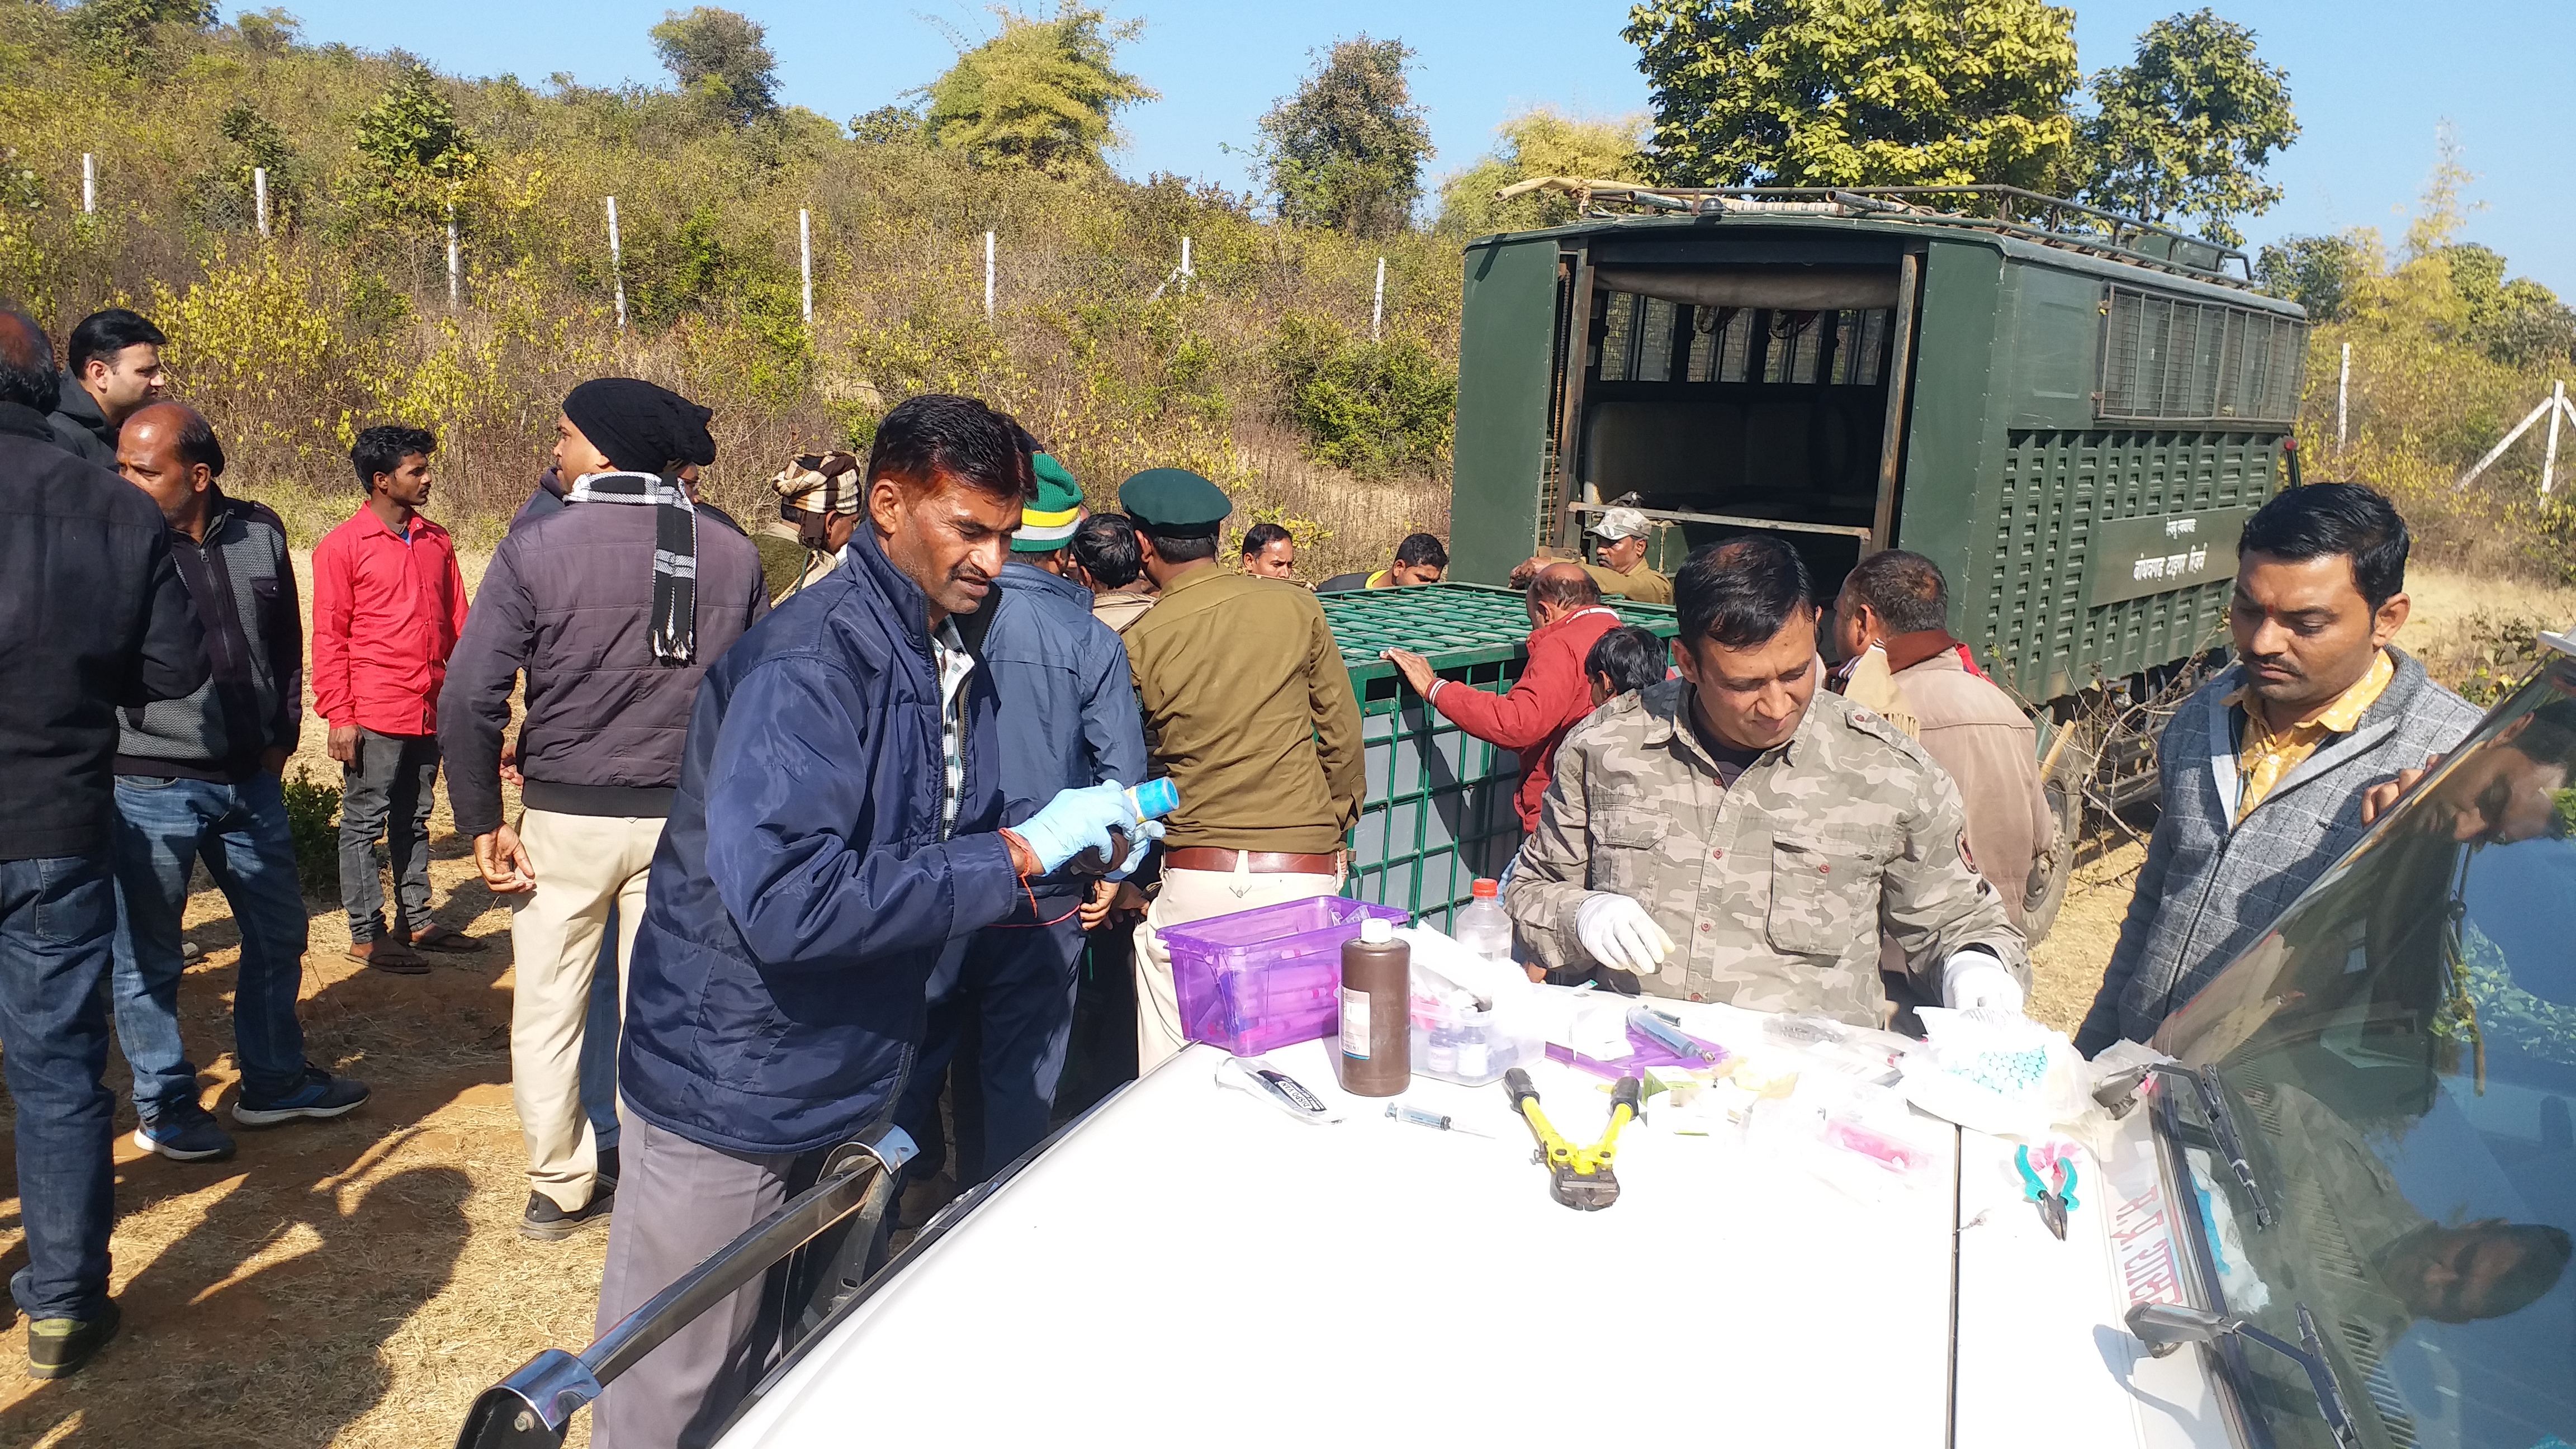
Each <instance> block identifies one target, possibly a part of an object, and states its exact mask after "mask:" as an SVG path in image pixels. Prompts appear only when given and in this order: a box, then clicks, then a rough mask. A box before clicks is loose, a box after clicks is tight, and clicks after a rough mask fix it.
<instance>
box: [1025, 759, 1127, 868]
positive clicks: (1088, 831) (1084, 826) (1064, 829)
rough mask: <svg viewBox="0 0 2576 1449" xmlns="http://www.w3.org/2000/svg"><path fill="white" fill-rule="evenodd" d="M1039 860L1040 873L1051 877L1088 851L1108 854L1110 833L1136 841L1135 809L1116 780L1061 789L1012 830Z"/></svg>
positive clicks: (1125, 790) (1125, 789)
mask: <svg viewBox="0 0 2576 1449" xmlns="http://www.w3.org/2000/svg"><path fill="white" fill-rule="evenodd" d="M1011 828H1012V829H1013V830H1014V831H1016V832H1018V834H1019V837H1020V839H1022V840H1025V841H1027V842H1028V845H1029V849H1030V850H1032V851H1035V852H1036V853H1037V857H1038V873H1039V874H1041V875H1051V874H1053V873H1054V872H1055V871H1056V870H1058V869H1059V868H1061V867H1062V866H1063V865H1064V863H1065V862H1066V861H1068V860H1071V859H1073V858H1074V857H1075V856H1077V855H1080V854H1082V853H1083V852H1084V851H1086V850H1098V851H1099V852H1100V853H1101V854H1103V855H1107V854H1108V853H1109V832H1110V831H1112V830H1123V831H1125V832H1126V833H1127V835H1128V837H1129V838H1130V839H1133V838H1135V835H1136V828H1137V820H1136V807H1135V806H1134V805H1132V804H1130V803H1128V800H1127V787H1126V786H1124V785H1121V784H1119V783H1118V782H1117V781H1115V780H1111V781H1108V782H1106V783H1104V784H1099V785H1088V786H1085V787H1084V788H1082V789H1079V790H1058V791H1057V792H1056V795H1055V798H1054V799H1052V800H1049V801H1048V802H1046V804H1045V805H1044V806H1043V807H1041V808H1040V809H1039V811H1038V813H1037V814H1035V815H1032V816H1030V817H1029V818H1028V819H1026V820H1024V821H1022V822H1020V823H1019V824H1018V825H1015V826H1013V827H1011Z"/></svg>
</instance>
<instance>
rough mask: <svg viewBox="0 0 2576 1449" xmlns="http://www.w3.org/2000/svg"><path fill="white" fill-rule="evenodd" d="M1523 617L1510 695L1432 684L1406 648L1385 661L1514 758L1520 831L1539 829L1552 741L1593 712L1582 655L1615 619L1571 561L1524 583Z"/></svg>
mask: <svg viewBox="0 0 2576 1449" xmlns="http://www.w3.org/2000/svg"><path fill="white" fill-rule="evenodd" d="M1529 618H1530V632H1529V663H1527V664H1526V665H1524V666H1522V668H1521V677H1520V679H1519V681H1518V682H1517V683H1515V684H1513V685H1512V689H1511V693H1509V694H1503V695H1494V694H1487V693H1486V692H1485V691H1483V690H1481V689H1475V688H1472V687H1470V686H1468V685H1464V684H1460V683H1458V682H1457V681H1455V680H1450V679H1441V678H1438V677H1436V676H1435V675H1433V674H1432V672H1431V665H1430V662H1429V661H1427V660H1425V659H1424V658H1423V657H1422V656H1421V655H1419V654H1414V653H1411V652H1408V651H1406V650H1402V649H1389V650H1388V651H1386V656H1385V657H1386V659H1387V662H1389V663H1391V664H1393V665H1394V666H1395V667H1396V669H1397V671H1398V672H1399V673H1401V674H1403V676H1404V679H1405V682H1406V683H1407V684H1410V685H1412V686H1413V687H1414V689H1415V691H1416V692H1418V693H1419V694H1421V696H1422V697H1423V698H1424V699H1426V700H1429V701H1430V702H1431V707H1432V708H1433V709H1435V710H1438V711H1439V712H1440V714H1441V716H1442V717H1443V718H1445V719H1447V720H1449V721H1450V722H1452V723H1454V724H1456V725H1457V726H1458V728H1460V729H1462V730H1465V731H1466V732H1467V733H1469V734H1471V735H1474V736H1475V737H1476V738H1478V739H1480V740H1483V741H1485V742H1486V743H1488V744H1493V745H1500V746H1502V747H1503V748H1504V749H1507V750H1513V751H1516V752H1518V753H1519V755H1520V757H1521V782H1520V787H1519V788H1518V789H1517V790H1514V791H1513V792H1512V808H1513V809H1514V810H1516V811H1518V812H1519V814H1520V817H1521V829H1523V830H1533V829H1536V828H1537V826H1538V812H1539V804H1540V802H1541V801H1543V800H1545V799H1546V798H1547V781H1548V769H1549V767H1550V766H1551V765H1552V764H1553V763H1554V762H1555V760H1556V746H1557V742H1558V741H1560V740H1562V739H1564V738H1565V732H1566V731H1567V730H1570V729H1572V728H1574V727H1575V726H1576V725H1577V724H1580V723H1581V722H1582V721H1583V717H1584V716H1585V715H1588V714H1590V713H1592V684H1591V681H1590V680H1588V679H1586V678H1584V676H1583V656H1584V655H1586V654H1588V653H1590V652H1591V649H1592V642H1593V641H1594V640H1596V639H1598V638H1600V637H1601V636H1602V635H1604V634H1607V633H1609V632H1610V631H1611V630H1613V629H1616V628H1618V627H1619V616H1618V615H1616V614H1614V613H1612V612H1610V611H1609V610H1608V609H1606V608H1603V607H1602V606H1601V586H1600V585H1598V584H1596V583H1594V582H1593V581H1592V576H1591V575H1590V574H1588V573H1585V572H1584V571H1583V566H1582V565H1581V564H1577V563H1557V564H1550V565H1548V566H1547V567H1546V568H1543V569H1541V570H1539V571H1538V575H1537V577H1535V578H1533V579H1531V580H1530V586H1529Z"/></svg>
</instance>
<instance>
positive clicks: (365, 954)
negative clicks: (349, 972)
mask: <svg viewBox="0 0 2576 1449" xmlns="http://www.w3.org/2000/svg"><path fill="white" fill-rule="evenodd" d="M341 954H342V956H343V959H346V960H350V961H355V962H356V963H358V964H359V965H361V966H364V967H366V968H367V969H368V970H370V971H383V972H386V973H389V974H391V975H395V976H426V975H428V974H429V963H428V962H426V961H423V960H422V959H420V956H419V954H418V953H416V952H414V951H412V950H411V949H410V948H408V947H406V946H404V945H403V943H402V942H400V941H397V940H394V939H392V938H391V937H386V938H384V939H381V940H375V941H353V942H351V943H350V945H349V949H348V950H347V951H345V952H343V953H341Z"/></svg>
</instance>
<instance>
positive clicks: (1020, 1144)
mask: <svg viewBox="0 0 2576 1449" xmlns="http://www.w3.org/2000/svg"><path fill="white" fill-rule="evenodd" d="M1075 899H1076V898H1075V897H1071V896H1065V897H1053V896H1040V897H1038V903H1039V908H1040V909H1041V910H1043V911H1044V912H1045V913H1046V917H1047V918H1049V919H1051V918H1053V917H1055V916H1057V915H1060V914H1062V913H1064V912H1067V911H1070V910H1072V909H1073V903H1074V900H1075ZM1082 943H1083V935H1082V923H1081V921H1080V919H1079V918H1075V919H1071V920H1064V921H1057V922H1056V923H1055V924H1053V925H1050V926H1035V927H1030V926H987V927H985V928H984V929H983V930H980V931H977V932H976V933H975V934H974V935H973V936H971V937H969V938H967V945H966V951H965V955H964V957H963V958H962V959H961V960H960V961H959V963H958V967H957V971H956V974H955V977H954V980H953V984H946V985H945V989H942V987H943V983H941V982H939V981H938V980H937V979H936V978H934V979H933V983H932V986H931V992H932V998H933V999H932V1000H931V1003H930V1013H929V1021H928V1025H927V1027H926V1029H925V1030H924V1032H923V1035H922V1043H921V1053H920V1056H919V1057H918V1058H917V1059H916V1060H915V1061H914V1063H913V1069H912V1075H911V1076H910V1077H909V1078H907V1079H906V1080H905V1083H904V1092H903V1097H902V1099H901V1101H900V1103H899V1104H898V1106H897V1108H896V1112H895V1122H896V1124H897V1125H899V1126H901V1127H902V1128H903V1129H904V1131H906V1132H908V1133H910V1134H912V1140H913V1142H914V1144H915V1145H916V1146H918V1147H919V1148H920V1155H919V1156H918V1157H916V1158H914V1159H913V1162H912V1164H911V1166H910V1167H909V1168H908V1169H907V1171H908V1173H909V1175H910V1176H911V1178H912V1180H914V1181H923V1180H926V1179H928V1178H930V1177H932V1176H934V1175H936V1174H937V1173H938V1171H939V1169H940V1168H941V1167H942V1166H943V1165H945V1163H946V1158H947V1151H946V1142H945V1134H944V1133H943V1132H942V1131H941V1130H940V1121H939V1092H940V1087H941V1085H942V1083H943V1081H945V1082H946V1084H947V1085H948V1086H949V1087H950V1088H951V1090H952V1097H951V1107H952V1109H953V1111H954V1113H955V1116H956V1123H957V1164H956V1170H955V1175H956V1179H957V1185H958V1186H959V1187H972V1186H974V1185H975V1184H976V1183H979V1182H982V1181H983V1180H984V1179H986V1178H988V1177H991V1176H992V1175H993V1174H994V1173H996V1172H999V1171H1001V1170H1002V1169H1003V1168H1005V1167H1008V1166H1010V1165H1011V1163H1012V1162H1013V1161H1015V1160H1016V1159H1018V1157H1019V1156H1020V1154H1021V1153H1024V1152H1026V1151H1028V1150H1029V1149H1030V1148H1032V1147H1035V1146H1037V1145H1038V1144H1039V1143H1040V1142H1043V1141H1045V1140H1046V1135H1047V1129H1048V1123H1049V1119H1050V1118H1051V1117H1052V1115H1053V1113H1054V1110H1055V1089H1056V1084H1057V1083H1058V1082H1060V1081H1061V1080H1062V1079H1063V1077H1064V1058H1065V1051H1066V1046H1067V1044H1068V1042H1069V1041H1070V1040H1071V1038H1072V1035H1073V998H1074V989H1075V987H1076V986H1077V985H1078V984H1079V977H1078V973H1077V971H1076V969H1075V968H1076V967H1077V966H1078V965H1079V964H1080V962H1081V960H1082Z"/></svg>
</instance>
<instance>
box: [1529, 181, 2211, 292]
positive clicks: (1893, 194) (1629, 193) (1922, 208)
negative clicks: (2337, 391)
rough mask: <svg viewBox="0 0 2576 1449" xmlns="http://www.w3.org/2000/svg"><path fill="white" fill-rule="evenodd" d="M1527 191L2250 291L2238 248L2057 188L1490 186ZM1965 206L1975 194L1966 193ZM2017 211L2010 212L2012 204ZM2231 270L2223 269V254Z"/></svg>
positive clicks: (1607, 214)
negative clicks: (1952, 203) (2119, 269)
mask: <svg viewBox="0 0 2576 1449" xmlns="http://www.w3.org/2000/svg"><path fill="white" fill-rule="evenodd" d="M1533 191H1556V192H1562V193H1564V194H1565V195H1568V196H1571V197H1572V198H1574V206H1575V210H1576V211H1577V212H1578V213H1580V214H1582V215H1583V216H1585V217H1587V218H1595V219H1614V220H1615V219H1616V218H1617V216H1618V213H1616V212H1612V211H1610V210H1608V209H1607V207H1608V206H1609V205H1612V204H1618V205H1626V206H1633V207H1638V208H1641V209H1643V210H1646V211H1649V212H1661V213H1678V214H1684V215H1690V216H1723V215H1726V214H1729V213H1733V212H1750V213H1757V214H1762V213H1767V214H1771V215H1779V214H1782V213H1787V214H1792V215H1795V214H1801V213H1803V214H1807V215H1814V216H1839V217H1868V218H1871V219H1874V220H1880V221H1904V222H1908V223H1913V224H1917V225H1922V226H1937V227H1956V228H1961V229H1964V230H1969V231H1985V232H1993V233H1995V234H1998V235H2002V236H2013V237H2020V238H2022V239H2023V240H2026V241H2033V242H2038V243H2040V244H2041V245H2043V246H2052V247H2059V248H2062V249H2064V250H2067V251H2074V252H2081V253H2083V254H2085V255H2087V256H2095V257H2102V258H2105V259H2108V260H2111V261H2121V262H2132V263H2135V264H2137V265H2139V266H2143V267H2151V268H2154V269H2155V270H2157V271H2164V272H2171V273H2174V274H2175V275H2177V276H2184V277H2190V278H2193V279H2194V280H2197V281H2204V282H2216V283H2218V284H2220V285H2222V286H2228V287H2237V288H2241V289H2244V290H2247V291H2251V290H2253V287H2254V268H2253V263H2252V262H2251V261H2250V260H2249V259H2248V258H2247V257H2246V255H2245V253H2243V252H2241V251H2238V250H2236V249H2235V248H2232V247H2224V246H2220V245H2219V244H2218V243H2216V242H2213V241H2208V240H2205V239H2203V238H2201V237H2196V236H2192V235H2190V234H2188V233H2186V232H2179V231H2175V230H2174V229H2173V228H2171V227H2166V226H2159V225H2157V224H2156V223H2154V222H2151V221H2145V220H2141V219H2140V218H2138V217H2134V216H2126V215H2123V214H2121V213H2119V212H2116V211H2105V210H2103V209H2102V208H2101V207H2098V206H2087V205H2085V204H2084V203H2083V202H2080V201H2069V200H2067V199H2066V198H2065V197H2062V196H2050V195H2047V194H2045V193H2043V192H2037V191H2027V190H2024V189H2023V188H2021V187H2018V186H2002V185H1994V184H1984V183H1980V184H1976V185H1966V186H1848V187H1846V186H1647V185H1641V184H1639V183H1636V182H1630V181H1596V180H1587V179H1585V178H1582V177H1575V176H1541V177H1534V178H1532V179H1530V180H1527V181H1519V182H1514V183H1513V184H1512V185H1509V186H1506V187H1503V188H1502V189H1500V190H1498V191H1496V192H1495V193H1494V195H1495V197H1496V199H1498V200H1506V201H1507V200H1509V199H1511V198H1512V197H1515V196H1521V195H1525V194H1527V193H1529V192H1533ZM1936 197H1970V198H1975V199H1976V201H1981V202H1983V203H1985V207H1986V208H1987V209H1990V210H1991V212H1992V214H1991V215H1981V214H1977V213H1976V212H1974V211H1958V210H1944V209H1941V208H1938V207H1934V206H1929V205H1925V204H1923V203H1924V202H1925V201H1927V200H1929V199H1931V198H1936ZM1970 204H1971V205H1972V206H1973V205H1974V204H1975V202H1971V203H1970ZM2017 212H2018V213H2020V214H2019V215H2017V214H2016V213H2017ZM2230 261H2233V262H2234V263H2235V264H2236V267H2237V271H2238V275H2233V276H2231V275H2229V274H2228V272H2227V271H2226V265H2227V263H2228V262H2230Z"/></svg>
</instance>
